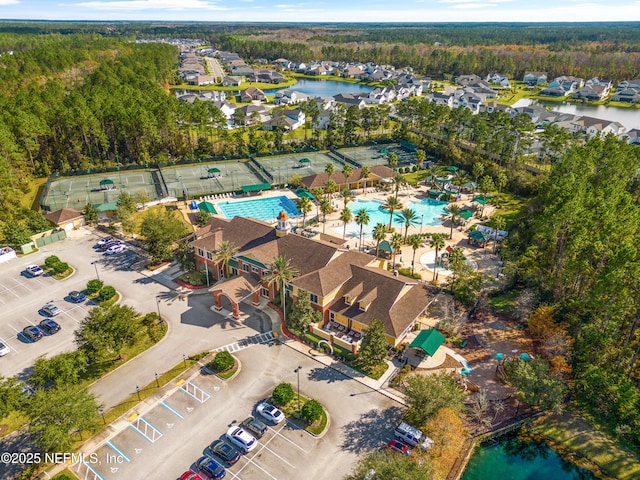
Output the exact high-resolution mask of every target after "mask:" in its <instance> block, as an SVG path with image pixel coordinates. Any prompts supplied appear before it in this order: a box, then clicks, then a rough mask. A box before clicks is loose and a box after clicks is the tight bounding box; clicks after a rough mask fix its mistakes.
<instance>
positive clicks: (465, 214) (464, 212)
mask: <svg viewBox="0 0 640 480" xmlns="http://www.w3.org/2000/svg"><path fill="white" fill-rule="evenodd" d="M459 216H460V217H461V218H464V219H465V220H469V219H470V218H471V217H473V212H472V211H471V210H462V211H461V212H460V213H459Z"/></svg>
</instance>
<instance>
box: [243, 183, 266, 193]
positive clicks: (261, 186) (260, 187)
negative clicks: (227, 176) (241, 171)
mask: <svg viewBox="0 0 640 480" xmlns="http://www.w3.org/2000/svg"><path fill="white" fill-rule="evenodd" d="M262 190H271V184H270V183H257V184H256V185H243V186H242V193H247V192H260V191H262Z"/></svg>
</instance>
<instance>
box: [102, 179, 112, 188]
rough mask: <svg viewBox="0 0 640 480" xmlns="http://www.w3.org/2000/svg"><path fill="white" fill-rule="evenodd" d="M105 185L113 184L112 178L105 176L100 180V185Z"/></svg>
mask: <svg viewBox="0 0 640 480" xmlns="http://www.w3.org/2000/svg"><path fill="white" fill-rule="evenodd" d="M106 185H113V180H110V179H108V178H105V179H104V180H100V186H101V187H104V186H106Z"/></svg>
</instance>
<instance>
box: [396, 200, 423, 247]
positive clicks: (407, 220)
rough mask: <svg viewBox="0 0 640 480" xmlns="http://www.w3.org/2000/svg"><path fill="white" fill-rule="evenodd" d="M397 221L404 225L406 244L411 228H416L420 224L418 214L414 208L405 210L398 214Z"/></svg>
mask: <svg viewBox="0 0 640 480" xmlns="http://www.w3.org/2000/svg"><path fill="white" fill-rule="evenodd" d="M396 219H397V220H400V221H401V222H402V223H403V224H404V241H405V242H406V241H407V234H408V233H409V227H415V226H416V225H417V224H418V220H420V217H419V216H418V212H416V211H415V210H414V209H413V208H405V209H404V210H402V211H401V212H398V213H396Z"/></svg>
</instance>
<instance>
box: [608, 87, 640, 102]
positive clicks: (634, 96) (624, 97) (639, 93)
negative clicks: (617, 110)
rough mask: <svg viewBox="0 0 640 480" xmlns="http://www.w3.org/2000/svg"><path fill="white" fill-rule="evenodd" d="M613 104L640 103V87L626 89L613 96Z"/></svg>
mask: <svg viewBox="0 0 640 480" xmlns="http://www.w3.org/2000/svg"><path fill="white" fill-rule="evenodd" d="M611 100H612V101H613V102H624V103H640V87H626V88H624V89H622V90H618V91H616V93H614V94H613V95H611Z"/></svg>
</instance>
